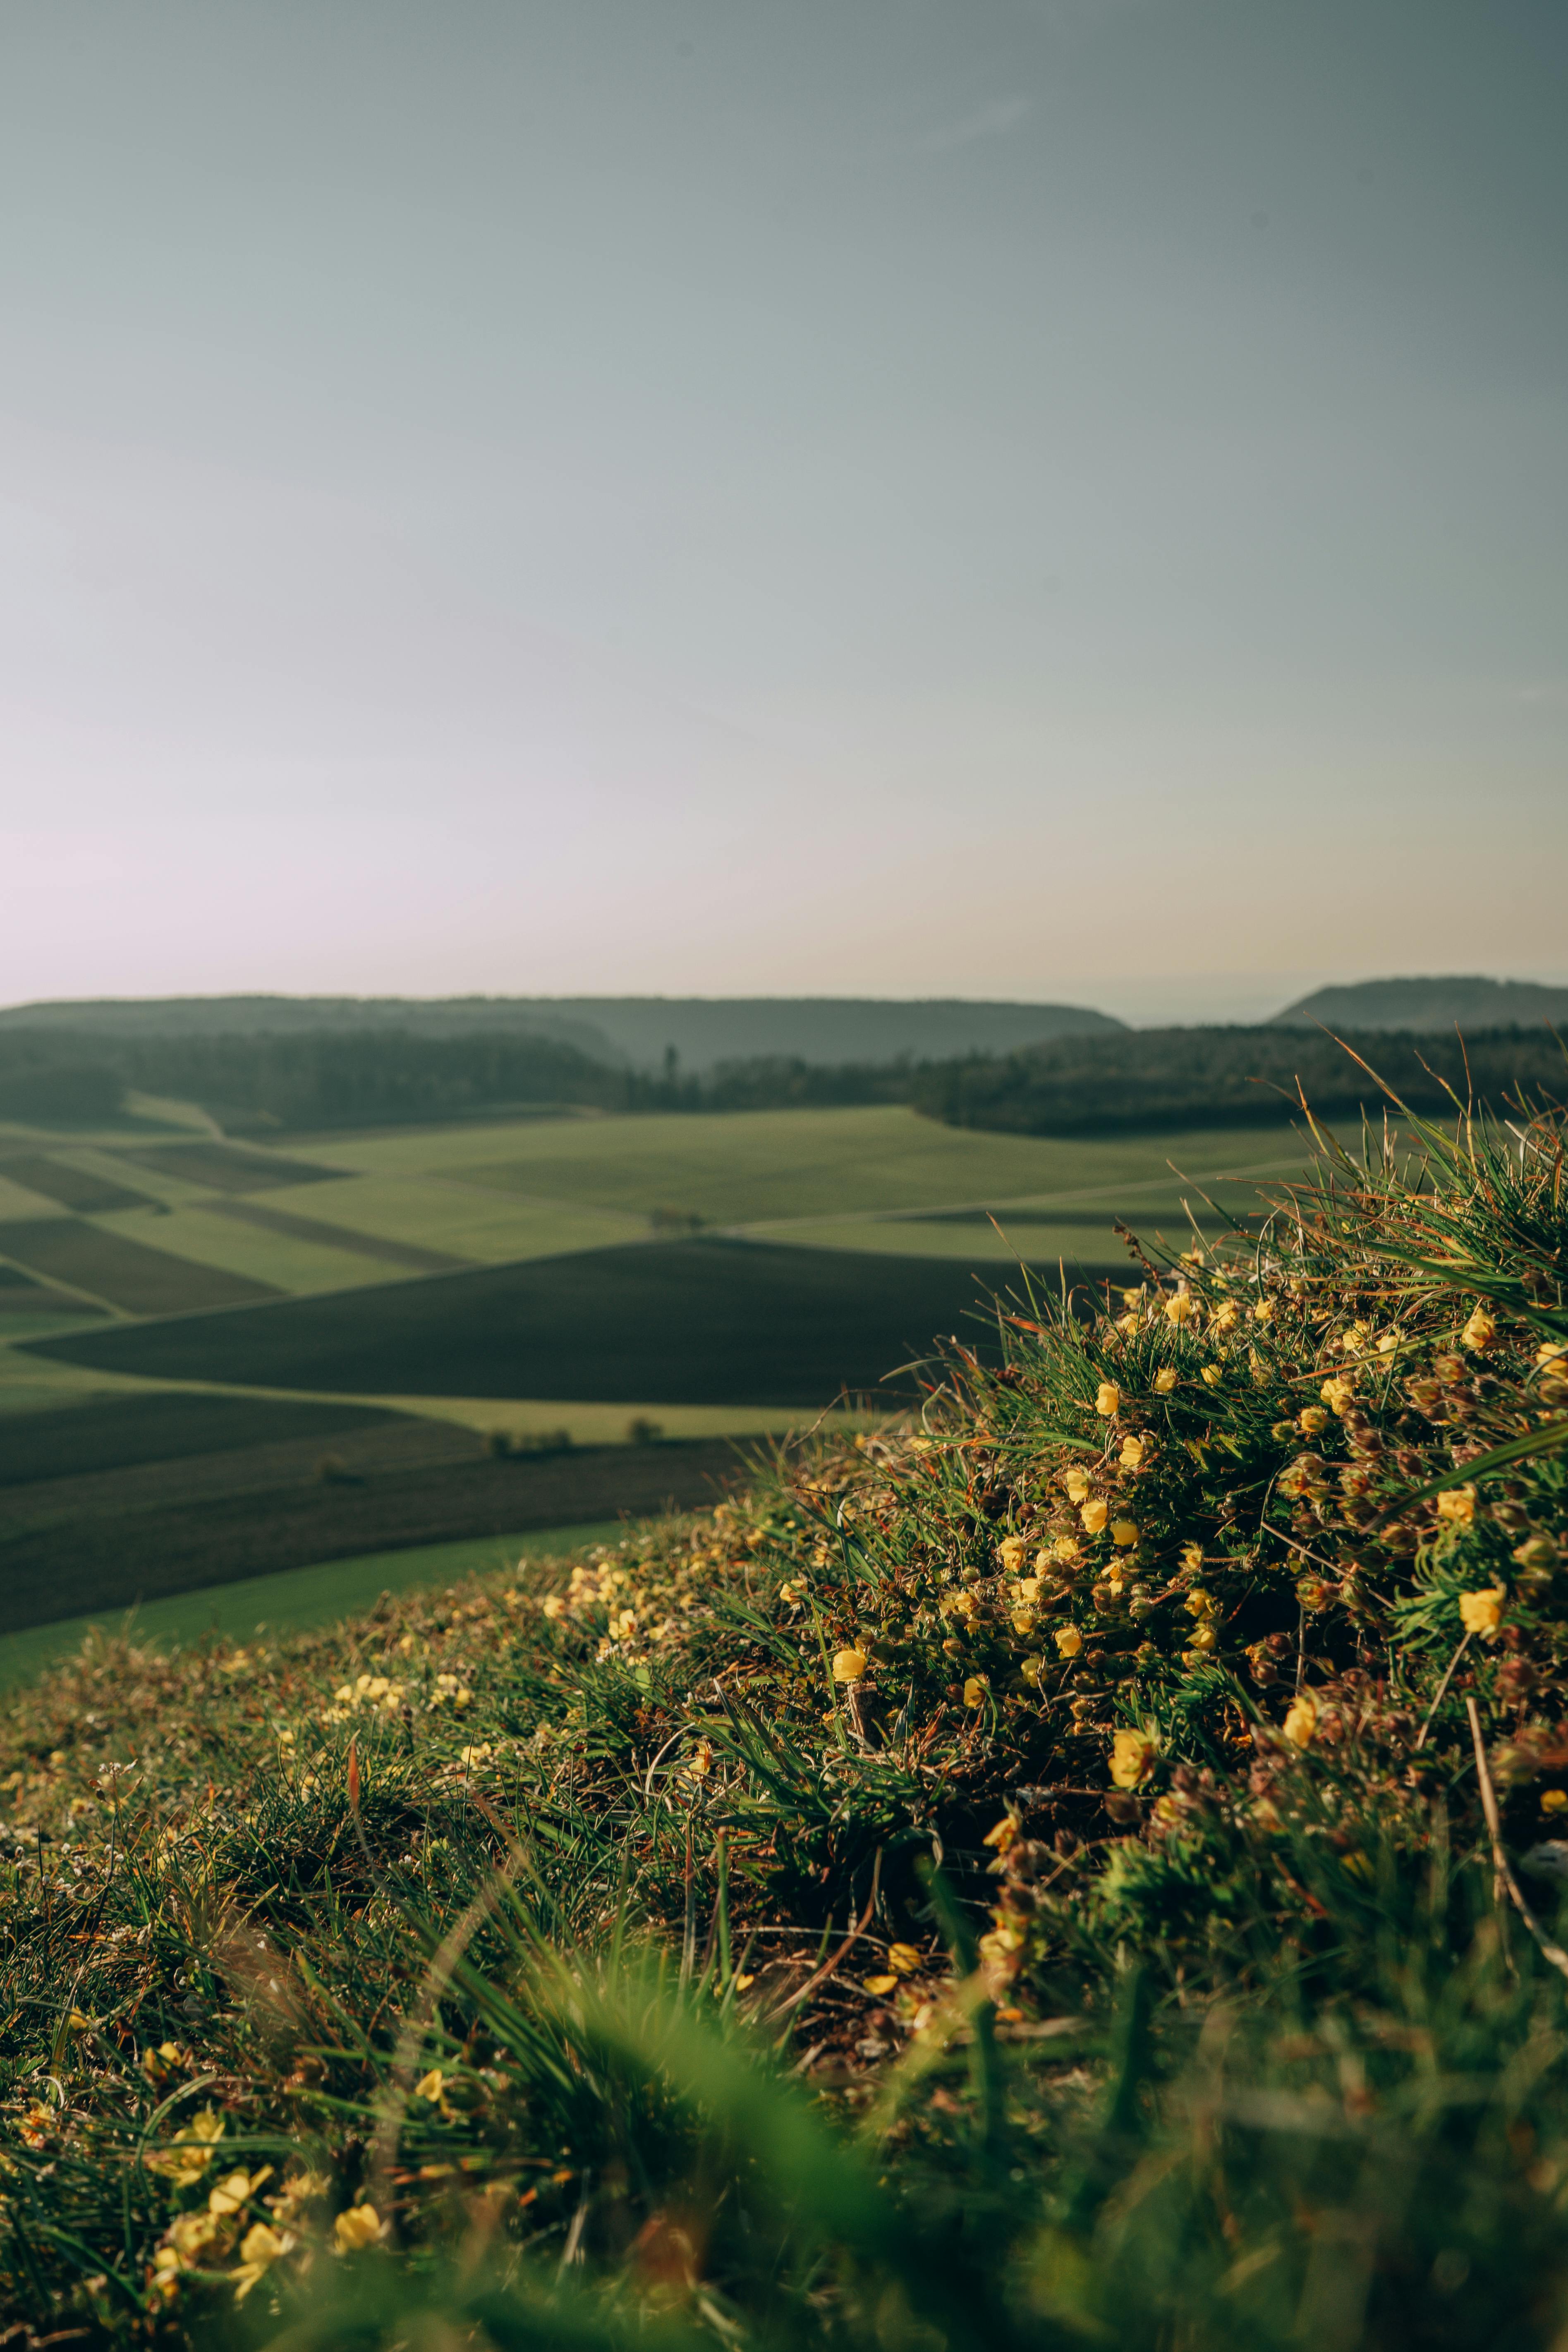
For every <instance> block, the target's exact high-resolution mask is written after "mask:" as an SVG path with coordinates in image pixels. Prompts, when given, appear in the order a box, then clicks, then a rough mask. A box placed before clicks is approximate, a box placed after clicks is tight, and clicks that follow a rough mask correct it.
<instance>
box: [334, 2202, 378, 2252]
mask: <svg viewBox="0 0 1568 2352" xmlns="http://www.w3.org/2000/svg"><path fill="white" fill-rule="evenodd" d="M385 2231H386V2224H385V2222H384V2221H383V2220H382V2218H381V2216H380V2214H379V2213H378V2212H377V2211H376V2210H375V2207H374V2205H351V2206H350V2207H349V2208H348V2210H346V2212H342V2213H340V2214H339V2215H338V2218H337V2220H336V2221H334V2222H333V2223H332V2250H333V2252H335V2253H340V2254H357V2253H360V2252H363V2249H364V2248H365V2247H366V2246H374V2244H375V2243H376V2242H377V2241H378V2240H379V2239H380V2238H382V2237H384V2234H385Z"/></svg>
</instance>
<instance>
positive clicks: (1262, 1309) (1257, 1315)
mask: <svg viewBox="0 0 1568 2352" xmlns="http://www.w3.org/2000/svg"><path fill="white" fill-rule="evenodd" d="M1252 1319H1253V1321H1254V1322H1255V1323H1272V1322H1273V1320H1274V1301H1273V1300H1272V1299H1271V1298H1260V1299H1259V1300H1258V1304H1257V1306H1256V1307H1254V1308H1253V1310H1252Z"/></svg>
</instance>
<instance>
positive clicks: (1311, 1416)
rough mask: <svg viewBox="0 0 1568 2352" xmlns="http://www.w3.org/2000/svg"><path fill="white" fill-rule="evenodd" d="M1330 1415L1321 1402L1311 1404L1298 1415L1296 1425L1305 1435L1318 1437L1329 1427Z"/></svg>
mask: <svg viewBox="0 0 1568 2352" xmlns="http://www.w3.org/2000/svg"><path fill="white" fill-rule="evenodd" d="M1328 1425H1329V1416H1328V1414H1327V1413H1326V1412H1324V1411H1323V1408H1322V1406H1321V1404H1310V1405H1307V1406H1305V1407H1304V1408H1303V1410H1302V1411H1301V1412H1299V1413H1298V1414H1297V1416H1296V1426H1297V1428H1298V1429H1299V1430H1300V1433H1301V1434H1302V1436H1303V1437H1317V1436H1320V1435H1321V1433H1322V1432H1323V1431H1324V1430H1325V1429H1327V1427H1328Z"/></svg>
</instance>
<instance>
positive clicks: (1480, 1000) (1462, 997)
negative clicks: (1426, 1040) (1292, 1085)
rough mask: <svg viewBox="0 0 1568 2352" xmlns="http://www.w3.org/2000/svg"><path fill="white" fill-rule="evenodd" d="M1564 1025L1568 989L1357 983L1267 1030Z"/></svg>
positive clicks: (1506, 983) (1305, 1001) (1464, 982)
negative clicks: (1311, 1027) (1456, 1025)
mask: <svg viewBox="0 0 1568 2352" xmlns="http://www.w3.org/2000/svg"><path fill="white" fill-rule="evenodd" d="M1543 1021H1550V1022H1552V1023H1554V1024H1561V1023H1563V1022H1568V988H1541V987H1538V986H1537V985H1536V983H1535V982H1533V981H1529V980H1481V979H1477V978H1468V977H1467V978H1464V979H1447V980H1362V981H1357V982H1355V983H1354V984H1353V985H1352V987H1349V988H1320V989H1318V990H1316V991H1315V992H1314V993H1313V994H1312V995H1310V996H1304V997H1302V999H1301V1001H1300V1003H1299V1004H1289V1005H1287V1006H1286V1008H1285V1010H1284V1012H1283V1013H1276V1014H1275V1015H1274V1021H1273V1024H1272V1025H1273V1026H1275V1027H1276V1028H1286V1029H1304V1028H1309V1027H1310V1026H1311V1025H1312V1024H1314V1023H1320V1022H1321V1024H1322V1026H1323V1027H1324V1028H1325V1029H1334V1030H1341V1029H1405V1030H1415V1031H1426V1030H1436V1029H1452V1028H1453V1027H1454V1026H1455V1024H1456V1023H1457V1024H1458V1026H1459V1027H1460V1028H1461V1029H1463V1030H1465V1031H1467V1032H1468V1031H1470V1030H1475V1029H1510V1028H1521V1029H1525V1028H1535V1027H1538V1026H1539V1025H1540V1024H1541V1023H1542V1022H1543Z"/></svg>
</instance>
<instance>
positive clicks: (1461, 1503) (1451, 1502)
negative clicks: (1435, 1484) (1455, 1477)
mask: <svg viewBox="0 0 1568 2352" xmlns="http://www.w3.org/2000/svg"><path fill="white" fill-rule="evenodd" d="M1437 1517H1439V1518H1440V1519H1447V1521H1448V1523H1449V1525H1450V1526H1451V1527H1456V1528H1471V1527H1474V1525H1475V1523H1476V1490H1475V1488H1474V1487H1473V1486H1450V1487H1449V1489H1448V1491H1447V1494H1446V1495H1439V1496H1438V1497H1437Z"/></svg>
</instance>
